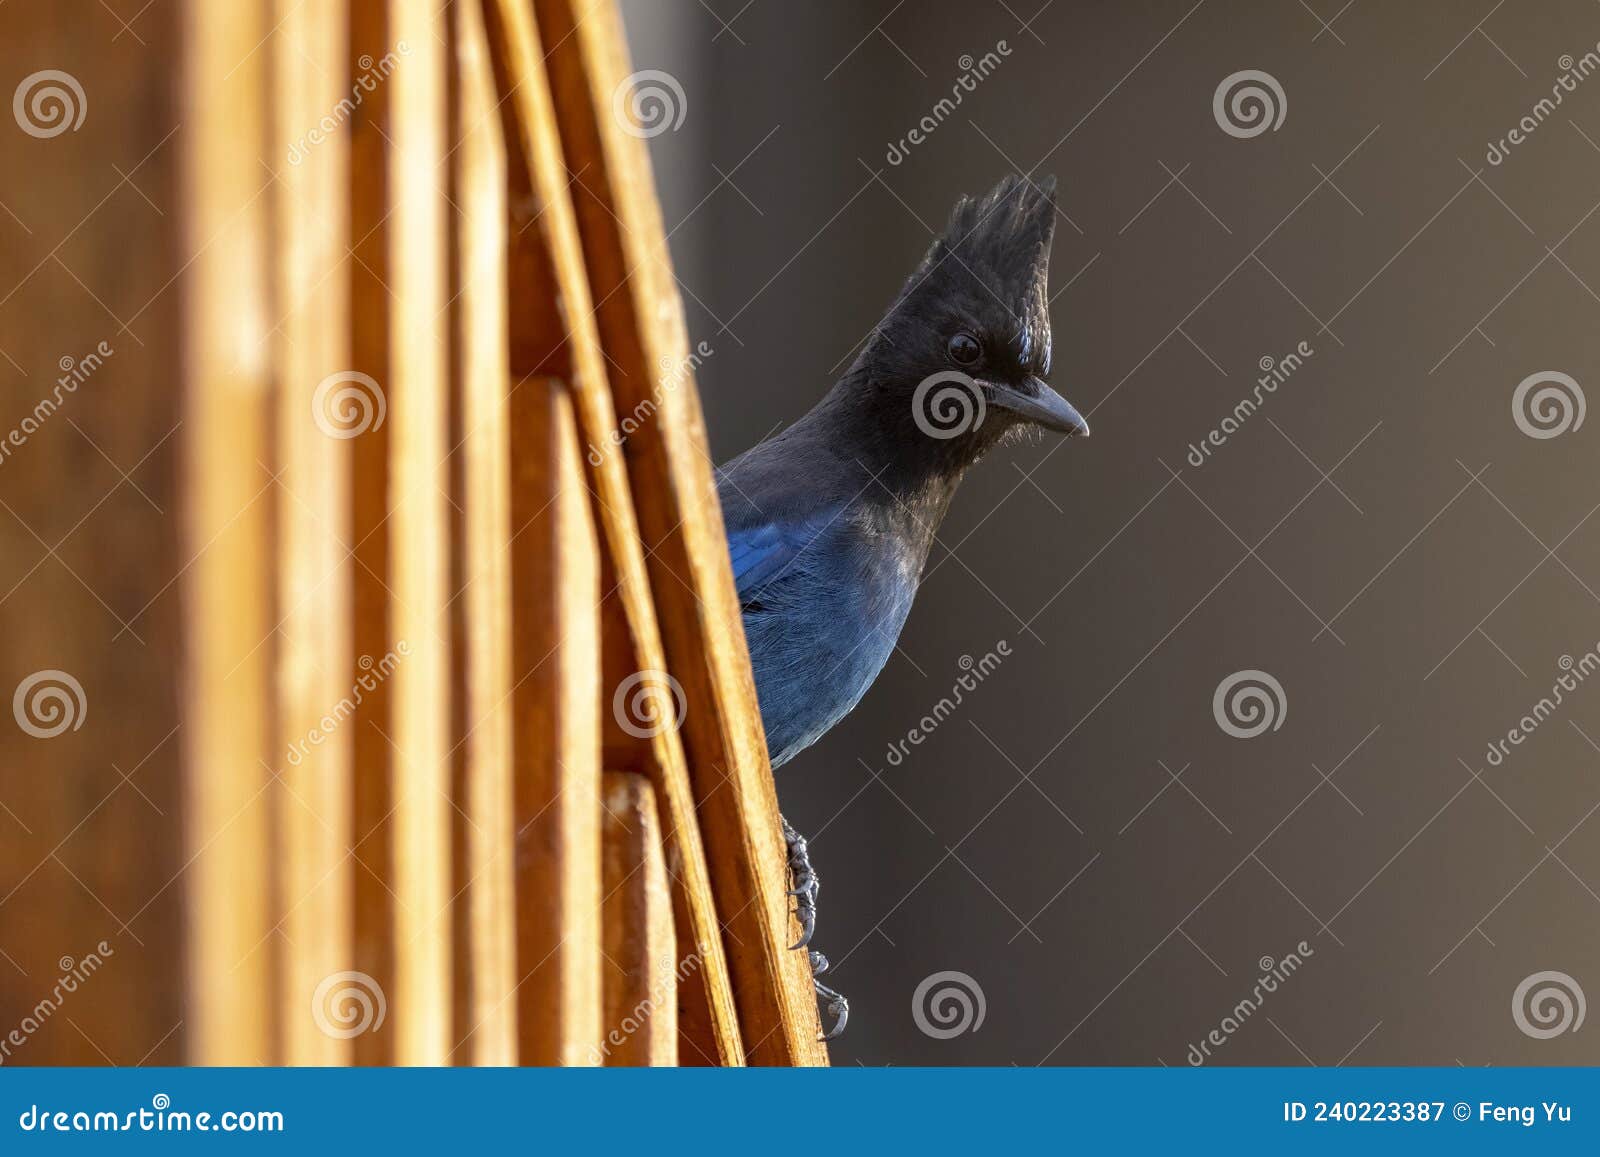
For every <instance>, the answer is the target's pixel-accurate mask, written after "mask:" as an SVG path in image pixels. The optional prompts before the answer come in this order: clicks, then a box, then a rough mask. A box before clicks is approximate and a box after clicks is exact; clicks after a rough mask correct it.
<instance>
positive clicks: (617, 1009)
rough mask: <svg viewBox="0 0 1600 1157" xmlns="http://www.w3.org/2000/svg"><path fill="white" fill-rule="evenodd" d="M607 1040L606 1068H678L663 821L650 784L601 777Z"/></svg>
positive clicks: (637, 778)
mask: <svg viewBox="0 0 1600 1157" xmlns="http://www.w3.org/2000/svg"><path fill="white" fill-rule="evenodd" d="M604 791H605V814H604V816H603V817H602V821H601V822H602V842H603V848H604V862H605V877H604V880H603V883H602V887H603V888H604V891H605V900H604V906H603V919H604V924H605V962H604V963H603V964H602V965H601V967H602V969H603V971H604V976H605V1038H604V1039H603V1040H602V1041H601V1045H600V1050H601V1054H602V1056H603V1058H604V1062H605V1063H606V1064H607V1065H617V1066H621V1065H634V1066H639V1065H653V1066H659V1065H675V1064H677V1063H678V961H677V944H676V933H675V932H674V931H673V928H672V893H671V890H670V888H669V886H668V883H667V864H666V860H665V859H664V858H663V857H662V854H661V821H660V819H659V817H658V816H657V814H656V797H655V791H654V790H653V789H652V788H651V787H650V781H649V780H648V779H646V778H645V777H644V776H642V775H638V774H636V773H634V772H629V771H608V772H606V773H605V777H604Z"/></svg>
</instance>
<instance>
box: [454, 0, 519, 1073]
mask: <svg viewBox="0 0 1600 1157" xmlns="http://www.w3.org/2000/svg"><path fill="white" fill-rule="evenodd" d="M455 21H456V28H455V51H456V67H457V70H458V80H457V98H456V102H455V104H456V126H457V145H456V150H455V166H456V171H455V193H454V199H455V201H456V203H457V205H458V206H459V209H460V214H459V221H458V223H457V242H456V254H457V257H456V260H457V272H456V277H457V281H458V287H459V296H458V297H457V299H456V303H455V310H456V335H457V343H458V344H457V350H458V352H457V366H458V368H457V372H458V374H459V377H460V382H461V408H460V424H461V428H462V429H461V435H460V438H459V441H460V450H459V451H458V454H459V455H460V456H461V457H462V458H463V459H464V461H463V463H462V481H463V486H462V505H463V507H464V510H463V513H462V516H461V527H462V531H463V539H462V542H461V543H460V546H459V550H460V553H461V557H462V559H463V562H462V567H461V589H460V590H459V591H458V593H457V596H456V597H457V600H458V605H459V607H460V611H461V614H462V618H463V620H464V629H463V630H462V632H461V634H460V635H459V636H458V638H457V643H458V645H459V646H460V647H461V648H462V649H463V650H464V651H465V655H464V656H463V662H462V664H461V668H462V671H463V674H464V686H462V687H461V688H460V691H459V694H460V697H461V700H462V702H463V705H464V707H463V710H462V712H461V720H462V727H461V731H462V734H460V735H459V736H458V737H457V740H456V742H457V744H458V745H459V746H460V748H461V750H460V752H459V755H460V756H461V757H462V758H463V761H464V776H465V791H464V793H463V794H464V796H465V809H466V817H465V819H466V822H465V823H463V824H458V825H457V830H458V831H459V832H462V834H463V836H464V838H465V840H466V844H467V855H466V858H465V859H466V874H467V877H468V878H467V879H466V880H464V881H462V884H461V887H462V888H463V889H464V890H465V892H466V904H467V927H468V933H467V946H466V951H465V953H464V956H465V959H466V963H467V969H468V976H467V977H466V978H465V979H466V983H467V989H468V997H467V1001H466V1010H467V1011H466V1017H465V1022H466V1023H464V1024H462V1025H459V1026H458V1028H457V1031H456V1034H455V1037H456V1041H455V1047H456V1050H457V1052H456V1055H455V1059H456V1061H457V1062H462V1061H470V1062H471V1063H473V1064H483V1065H509V1064H515V1063H516V1062H517V1017H516V995H515V994H516V988H517V979H518V974H517V951H516V949H517V941H516V935H515V930H516V892H515V879H514V875H513V867H514V864H513V860H514V851H513V836H514V830H515V820H514V814H513V801H514V795H513V776H512V703H511V695H512V678H511V650H512V640H511V629H512V625H511V606H512V583H511V536H512V533H513V530H514V528H513V526H512V523H511V425H510V412H509V407H508V397H509V395H510V393H511V376H510V369H509V364H508V361H507V356H506V345H507V341H508V340H509V339H508V326H509V319H508V317H507V304H506V158H505V145H504V143H503V142H502V140H501V136H500V123H499V114H498V113H497V112H496V110H495V97H494V76H493V74H492V72H491V71H490V67H489V55H488V46H487V45H486V44H485V43H484V38H483V14H482V12H481V11H480V10H479V8H478V6H477V5H476V4H472V3H466V4H457V5H456V6H455ZM458 903H459V901H458ZM461 983H462V978H459V977H458V979H457V984H458V986H459V985H460V984H461Z"/></svg>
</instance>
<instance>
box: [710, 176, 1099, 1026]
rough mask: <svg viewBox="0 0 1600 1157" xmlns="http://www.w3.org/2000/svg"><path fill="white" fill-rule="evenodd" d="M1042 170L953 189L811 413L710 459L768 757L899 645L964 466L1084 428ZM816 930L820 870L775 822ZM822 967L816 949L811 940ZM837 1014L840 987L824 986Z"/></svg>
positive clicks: (805, 920)
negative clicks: (719, 462) (921, 248)
mask: <svg viewBox="0 0 1600 1157" xmlns="http://www.w3.org/2000/svg"><path fill="white" fill-rule="evenodd" d="M1055 213H1056V207H1055V180H1054V178H1050V179H1047V180H1045V181H1044V182H1043V183H1041V184H1037V185H1035V184H1033V183H1031V182H1029V181H1027V180H1025V179H1022V178H1018V177H1014V176H1013V177H1007V178H1006V179H1005V180H1003V181H1001V182H1000V183H999V184H998V185H996V186H995V187H994V188H993V189H992V190H991V191H990V192H989V193H988V194H987V195H986V196H984V197H983V198H981V199H979V200H973V199H972V198H969V197H963V198H962V199H961V201H960V203H959V204H957V205H956V208H955V211H954V212H953V213H952V214H951V217H950V223H949V225H948V226H947V227H946V228H945V231H944V233H943V235H942V236H940V237H939V238H938V239H937V240H935V241H934V243H933V245H932V247H931V248H929V250H928V252H927V254H926V256H924V257H923V259H922V262H921V264H919V265H918V266H917V268H916V271H915V272H913V273H912V275H911V277H910V278H909V279H908V280H907V281H906V283H905V285H904V286H903V287H902V288H901V290H900V293H899V295H898V296H897V297H896V299H895V301H894V304H893V305H892V306H890V308H889V312H888V313H887V314H885V315H884V317H883V319H882V320H881V321H880V322H879V323H878V324H877V326H876V327H874V329H873V331H872V333H871V334H870V336H869V337H868V339H867V342H866V345H865V346H864V347H863V349H862V351H861V353H860V355H859V356H857V358H856V360H855V361H854V362H853V363H852V364H851V366H850V368H849V369H848V370H847V371H846V372H845V375H844V377H842V378H840V379H839V381H838V382H837V383H835V385H834V387H833V388H832V389H831V390H829V391H828V393H827V395H826V396H825V397H824V398H823V399H822V400H821V401H820V402H818V403H817V404H816V405H815V406H814V407H812V409H811V411H810V412H809V413H807V414H806V415H805V417H803V418H801V419H800V420H799V421H797V422H795V423H794V424H793V425H791V426H789V427H788V428H787V429H786V430H784V431H783V432H782V433H780V434H779V435H777V436H776V437H774V438H771V439H769V440H767V441H764V442H762V443H760V444H759V445H757V446H755V447H753V448H751V449H749V450H746V451H745V452H744V453H743V454H741V455H739V456H738V457H737V458H735V459H734V460H733V461H731V462H729V463H728V464H727V465H726V466H724V467H722V469H721V470H719V471H718V484H717V494H718V497H719V498H720V499H721V503H722V513H723V520H724V523H725V525H726V528H727V532H728V546H729V550H730V553H731V554H732V558H733V572H734V578H735V581H736V584H737V586H738V591H739V601H740V604H741V606H742V608H743V614H744V631H745V638H746V640H747V641H748V643H749V647H750V660H751V663H752V665H753V666H754V668H755V679H756V693H757V697H758V699H759V701H760V706H761V721H762V724H763V726H764V727H765V729H766V733H767V747H768V749H769V750H770V752H771V754H772V765H773V767H779V766H781V765H782V764H785V763H787V762H788V761H789V760H791V759H793V758H794V757H795V756H796V755H797V754H798V753H799V752H801V751H803V750H804V749H805V748H807V747H809V746H810V745H811V744H813V743H815V742H816V741H817V739H818V738H820V737H821V736H822V734H823V733H824V732H826V731H827V730H828V729H829V728H831V727H832V726H833V725H834V724H835V723H837V722H839V720H840V719H842V718H843V717H844V716H845V714H846V713H848V712H849V711H850V709H851V708H852V707H854V706H855V705H856V703H857V702H859V701H860V699H861V697H862V695H864V694H865V693H866V690H867V688H868V687H869V686H871V685H872V681H873V680H874V679H875V678H877V675H878V672H879V671H881V670H882V669H883V665H884V663H886V662H887V661H888V659H889V654H890V652H891V651H893V650H894V646H895V641H896V640H897V639H898V638H899V635H900V628H901V627H902V626H903V625H904V624H905V621H906V615H907V614H908V613H909V612H910V610H911V601H912V599H913V598H914V597H915V596H916V593H917V584H918V582H919V581H920V579H921V577H922V571H923V567H924V566H925V564H926V563H927V560H928V551H929V548H930V547H931V546H932V543H933V537H934V533H935V532H936V531H937V530H938V528H939V523H940V522H941V521H942V520H943V518H944V516H945V511H946V510H947V509H948V508H949V506H950V500H951V498H952V497H953V496H954V495H955V491H956V486H957V485H958V484H959V483H960V481H961V476H962V475H963V474H964V473H965V472H966V470H967V468H968V467H969V466H971V465H972V464H973V463H974V462H976V461H977V460H978V459H979V458H981V457H982V456H983V455H984V454H985V453H986V452H987V451H988V450H989V449H990V448H991V447H993V446H995V445H997V444H999V443H1000V442H1001V441H1003V440H1005V439H1006V438H1007V435H1009V434H1011V433H1013V432H1014V431H1020V430H1024V429H1026V428H1028V427H1031V426H1040V427H1043V428H1045V429H1047V430H1055V431H1059V432H1061V433H1064V434H1068V435H1073V434H1078V435H1086V434H1088V432H1089V425H1088V423H1087V422H1085V421H1084V419H1083V416H1082V415H1081V414H1079V413H1078V411H1077V410H1075V409H1073V407H1072V406H1071V405H1070V404H1069V403H1068V402H1067V401H1066V399H1064V398H1062V397H1061V395H1059V394H1057V393H1056V392H1055V391H1054V390H1052V389H1051V388H1050V387H1049V386H1048V385H1047V384H1046V383H1045V378H1046V377H1048V376H1049V373H1050V313H1049V297H1048V295H1047V292H1046V286H1047V276H1048V271H1049V261H1050V240H1051V236H1052V234H1053V233H1054V229H1055ZM784 836H785V838H786V839H787V841H788V844H789V868H790V870H791V872H792V873H793V875H794V891H793V892H792V893H791V894H792V895H794V896H796V897H797V900H796V904H797V909H798V914H799V918H800V922H801V927H802V929H803V932H802V935H801V938H800V941H799V943H798V944H796V945H795V947H796V948H800V947H804V946H805V945H806V944H807V943H808V942H809V941H810V939H811V933H812V929H813V928H814V926H815V921H816V895H817V888H818V882H817V876H816V873H815V872H814V871H812V869H811V864H810V859H809V856H808V854H807V850H806V842H805V840H804V839H803V838H801V837H800V836H799V835H798V834H797V833H796V832H795V831H794V829H793V828H792V827H790V826H789V824H788V822H787V821H785V822H784ZM811 961H812V964H813V967H814V968H815V970H816V971H817V972H822V971H824V970H825V969H826V968H827V960H826V958H825V957H823V956H822V955H821V954H820V953H817V952H812V953H811ZM817 991H818V993H819V994H820V995H821V996H823V997H824V998H825V999H827V1000H828V1001H829V1011H830V1013H831V1014H832V1015H833V1017H834V1018H835V1022H836V1023H835V1025H834V1027H833V1029H832V1030H831V1031H830V1032H829V1033H828V1034H827V1035H828V1037H829V1038H831V1037H833V1036H836V1035H838V1033H839V1032H840V1031H841V1030H842V1029H843V1028H844V1022H845V1019H846V1017H847V1016H848V1011H849V1010H848V1005H847V1004H846V1002H845V1000H844V998H843V997H841V996H839V994H837V993H835V992H834V991H832V990H831V989H829V988H826V987H825V986H823V985H822V984H821V983H820V982H819V983H818V984H817Z"/></svg>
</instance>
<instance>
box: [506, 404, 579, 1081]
mask: <svg viewBox="0 0 1600 1157" xmlns="http://www.w3.org/2000/svg"><path fill="white" fill-rule="evenodd" d="M509 411H510V425H511V446H512V454H511V523H512V526H513V527H515V528H516V529H515V532H514V535H513V537H512V540H511V640H512V642H511V679H512V686H513V693H512V698H511V712H512V748H513V761H514V769H515V803H514V815H513V823H514V824H515V832H516V888H517V898H516V899H517V915H516V934H517V937H516V938H517V973H518V977H517V979H518V987H517V990H516V1000H517V1023H518V1033H517V1053H518V1058H519V1059H520V1061H521V1062H522V1063H523V1064H534V1065H552V1064H562V1065H582V1064H592V1063H594V1061H593V1055H594V1049H595V1046H596V1044H597V1042H598V1041H599V1039H600V999H601V994H600V713H599V702H600V686H599V679H598V673H597V669H596V666H595V662H594V656H595V653H596V652H597V651H598V649H599V646H600V619H599V611H598V608H599V600H600V589H599V545H598V543H597V541H596V536H595V529H594V523H593V520H592V516H591V514H590V510H589V499H588V491H587V490H586V488H585V486H584V478H583V455H582V451H581V450H580V449H579V442H578V431H577V423H576V420H575V418H574V416H573V411H572V398H571V394H570V391H568V390H567V388H566V386H565V385H564V384H563V383H562V382H560V381H558V380H556V379H554V378H542V377H541V378H528V379H525V380H523V381H522V382H521V383H520V384H519V385H518V386H517V388H516V390H515V391H514V392H513V393H512V394H511V396H510V401H509Z"/></svg>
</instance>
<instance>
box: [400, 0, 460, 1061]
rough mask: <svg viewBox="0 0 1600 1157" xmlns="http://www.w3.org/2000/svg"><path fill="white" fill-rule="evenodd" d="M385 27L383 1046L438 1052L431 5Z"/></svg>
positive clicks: (443, 848) (414, 1054) (441, 415)
mask: <svg viewBox="0 0 1600 1157" xmlns="http://www.w3.org/2000/svg"><path fill="white" fill-rule="evenodd" d="M390 20H391V26H390V28H391V32H392V34H393V36H394V40H395V43H396V44H400V43H404V44H405V45H406V46H407V48H408V50H409V51H408V53H407V55H406V57H405V60H404V63H403V64H402V66H401V67H399V68H396V69H395V71H394V73H393V75H391V76H390V77H389V79H388V80H387V81H385V82H384V87H385V88H386V90H387V91H388V93H389V98H390V102H391V104H390V116H389V121H388V135H389V138H390V142H389V153H388V169H389V192H390V200H389V203H390V210H391V215H390V219H389V221H388V224H387V232H388V245H389V260H390V270H389V272H390V281H389V290H390V293H391V295H392V296H391V299H390V311H391V319H392V320H391V328H390V332H389V348H390V366H389V381H388V383H387V386H386V388H387V390H388V403H389V419H388V420H389V421H390V422H391V423H393V426H394V429H393V433H392V434H391V435H390V437H391V458H390V463H391V467H390V495H389V499H390V501H389V506H390V515H389V522H390V528H391V537H390V568H391V576H390V577H391V582H390V587H391V589H390V598H391V607H390V621H391V634H392V637H393V639H394V643H393V647H394V648H395V649H396V650H397V651H398V650H399V649H400V648H401V647H402V645H404V646H406V647H409V649H410V654H409V655H407V656H406V657H405V658H404V659H402V661H401V662H400V663H399V665H398V666H397V667H396V669H395V673H394V675H393V676H392V679H393V684H394V692H393V694H394V700H393V703H394V718H393V724H394V728H393V731H392V732H391V734H390V738H391V739H392V740H393V742H394V746H395V763H394V784H395V800H394V806H395V812H394V819H395V824H394V866H393V867H394V890H395V893H396V896H395V920H394V937H395V949H396V956H395V985H394V987H395V991H394V993H393V996H392V1002H391V1003H392V1009H393V1016H394V1025H395V1034H396V1041H395V1060H396V1062H397V1063H400V1064H407V1065H436V1064H442V1063H444V1062H445V1061H446V1060H447V1059H448V1057H449V1054H450V1049H451V1046H452V1044H453V1043H454V1042H453V1041H452V1040H451V1039H450V1027H451V1024H450V1021H451V1016H450V1010H451V1007H452V1005H451V999H452V988H451V984H452V980H451V940H450V917H451V913H450V905H451V888H450V880H451V870H450V869H451V843H450V826H451V825H450V807H451V803H450V777H449V743H448V738H447V737H448V734H449V689H450V679H449V664H450V651H449V646H450V644H449V624H448V615H447V612H446V600H447V595H446V576H447V568H448V557H447V554H446V551H447V550H448V549H449V543H448V537H447V525H448V519H447V516H446V487H447V478H446V455H447V453H448V451H449V449H450V448H449V446H448V444H447V439H446V436H445V435H446V429H447V420H446V419H447V411H446V389H447V383H448V380H449V377H448V364H447V352H448V349H447V319H446V305H447V301H448V298H447V295H446V283H447V277H448V265H447V251H446V244H445V239H446V233H445V231H446V222H445V199H444V191H445V190H444V182H445V181H446V180H447V176H448V170H447V168H445V167H444V165H443V164H442V162H443V159H444V157H445V154H446V148H447V147H448V146H447V140H448V138H449V135H450V133H449V130H448V126H447V119H446V105H445V83H446V68H447V56H446V42H445V36H446V33H447V31H448V28H447V25H446V22H445V18H444V10H443V9H441V8H440V6H439V4H438V3H437V0H391V4H390Z"/></svg>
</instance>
